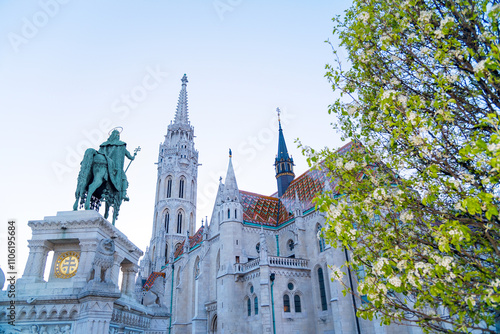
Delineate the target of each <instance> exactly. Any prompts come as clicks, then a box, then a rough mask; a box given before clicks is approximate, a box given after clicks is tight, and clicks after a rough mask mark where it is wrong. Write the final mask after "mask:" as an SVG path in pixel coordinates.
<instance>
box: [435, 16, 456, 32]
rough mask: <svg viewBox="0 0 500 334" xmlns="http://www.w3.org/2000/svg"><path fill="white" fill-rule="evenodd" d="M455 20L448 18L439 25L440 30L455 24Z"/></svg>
mask: <svg viewBox="0 0 500 334" xmlns="http://www.w3.org/2000/svg"><path fill="white" fill-rule="evenodd" d="M454 21H455V20H453V18H452V17H451V16H446V17H445V18H444V19H442V20H441V23H440V24H439V28H440V29H443V28H444V27H445V26H446V25H447V24H448V23H450V22H454Z"/></svg>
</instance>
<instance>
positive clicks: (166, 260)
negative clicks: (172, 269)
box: [165, 244, 168, 263]
mask: <svg viewBox="0 0 500 334" xmlns="http://www.w3.org/2000/svg"><path fill="white" fill-rule="evenodd" d="M167 262H168V244H165V263H167Z"/></svg>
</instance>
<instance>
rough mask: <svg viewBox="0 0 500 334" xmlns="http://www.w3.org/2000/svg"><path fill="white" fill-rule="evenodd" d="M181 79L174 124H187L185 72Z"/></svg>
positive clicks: (186, 80)
mask: <svg viewBox="0 0 500 334" xmlns="http://www.w3.org/2000/svg"><path fill="white" fill-rule="evenodd" d="M181 81H182V88H181V92H180V93H179V101H178V102H177V110H176V111H175V120H174V124H189V119H188V102H187V90H186V87H187V83H188V79H187V75H186V74H184V76H183V77H182V79H181Z"/></svg>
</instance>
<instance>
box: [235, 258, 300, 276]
mask: <svg viewBox="0 0 500 334" xmlns="http://www.w3.org/2000/svg"><path fill="white" fill-rule="evenodd" d="M268 263H269V266H271V267H282V268H296V269H308V268H309V267H308V260H306V259H295V258H290V257H280V256H269V257H268ZM259 265H260V258H257V259H254V260H252V261H248V262H247V263H235V264H234V271H235V272H236V273H247V272H250V271H252V270H254V269H255V268H258V267H259Z"/></svg>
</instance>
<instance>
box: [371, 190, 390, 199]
mask: <svg viewBox="0 0 500 334" xmlns="http://www.w3.org/2000/svg"><path fill="white" fill-rule="evenodd" d="M386 197H387V194H386V192H385V189H384V188H377V189H375V191H374V192H373V198H375V199H376V200H378V201H381V200H383V199H385V198H386Z"/></svg>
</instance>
